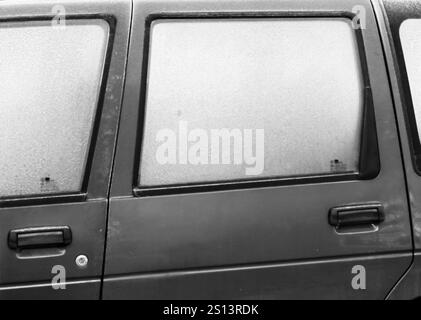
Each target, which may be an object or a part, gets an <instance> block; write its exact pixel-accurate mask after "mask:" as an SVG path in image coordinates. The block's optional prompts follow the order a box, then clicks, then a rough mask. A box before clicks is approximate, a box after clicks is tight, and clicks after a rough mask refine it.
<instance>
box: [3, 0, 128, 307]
mask: <svg viewBox="0 0 421 320" xmlns="http://www.w3.org/2000/svg"><path fill="white" fill-rule="evenodd" d="M130 10H131V2H130V1H126V0H118V1H108V0H107V1H103V0H101V1H90V2H86V3H84V2H81V1H42V2H41V1H35V2H33V3H31V4H29V3H27V2H25V3H22V2H20V1H6V2H1V3H0V42H1V43H2V45H1V49H0V73H1V74H2V81H1V84H0V96H1V98H0V101H1V102H0V104H1V111H0V113H1V116H0V119H1V120H0V121H1V124H0V127H1V129H0V149H1V153H0V171H1V179H0V240H1V241H0V299H22V298H41V299H47V298H48V299H51V298H53V299H58V298H79V299H99V297H100V283H101V276H102V268H103V257H104V256H103V253H104V245H105V233H106V232H105V230H106V214H107V206H108V189H109V184H110V178H111V177H110V172H111V164H112V160H113V154H114V145H115V137H116V132H117V124H118V117H119V111H120V103H121V97H122V90H123V80H124V72H125V58H126V54H127V46H128V33H129V24H130Z"/></svg>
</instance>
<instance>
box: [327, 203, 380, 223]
mask: <svg viewBox="0 0 421 320" xmlns="http://www.w3.org/2000/svg"><path fill="white" fill-rule="evenodd" d="M382 221H384V210H383V206H382V205H381V204H380V203H371V204H361V205H349V206H343V207H335V208H332V209H330V211H329V224H330V225H332V226H334V227H335V228H342V227H350V226H364V225H371V224H379V223H381V222H382Z"/></svg>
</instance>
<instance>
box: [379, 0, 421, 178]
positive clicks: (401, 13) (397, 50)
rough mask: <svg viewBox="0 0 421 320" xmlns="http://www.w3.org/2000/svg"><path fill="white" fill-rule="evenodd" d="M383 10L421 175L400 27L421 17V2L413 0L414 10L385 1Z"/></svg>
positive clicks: (420, 152)
mask: <svg viewBox="0 0 421 320" xmlns="http://www.w3.org/2000/svg"><path fill="white" fill-rule="evenodd" d="M382 4H383V6H382V7H383V10H384V12H385V17H386V27H387V28H388V31H389V38H390V42H391V47H392V50H393V51H394V63H395V67H396V70H397V72H396V77H397V79H398V81H397V82H398V89H399V92H400V93H401V99H402V109H403V114H404V119H405V124H406V132H407V136H408V141H409V148H410V152H411V160H412V165H413V168H414V171H415V172H416V174H417V175H419V176H421V139H420V136H419V133H420V132H421V127H420V128H418V126H417V121H416V117H415V111H414V104H413V100H412V94H411V87H410V83H409V78H408V73H407V67H406V62H405V56H404V52H403V47H402V42H401V38H400V28H401V25H402V23H404V22H405V21H406V20H410V19H421V4H419V3H417V2H415V1H413V2H411V4H412V5H414V6H418V10H414V8H413V7H412V6H409V5H405V4H404V3H400V2H399V1H393V0H392V1H389V0H388V1H383V2H382Z"/></svg>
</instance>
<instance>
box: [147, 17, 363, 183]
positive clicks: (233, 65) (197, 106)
mask: <svg viewBox="0 0 421 320" xmlns="http://www.w3.org/2000/svg"><path fill="white" fill-rule="evenodd" d="M354 32H355V31H354V30H353V29H352V25H351V21H349V20H348V19H341V18H282V19H220V20H213V19H212V20H209V19H208V20H206V19H202V20H189V19H186V20H171V19H169V20H157V21H155V22H154V23H153V24H152V26H151V35H150V37H151V41H150V52H149V66H148V81H147V93H146V102H145V104H146V105H145V108H146V111H145V112H146V113H145V127H144V134H143V143H142V155H141V163H140V172H139V181H140V185H141V186H158V185H177V184H188V183H202V182H212V181H224V180H242V179H252V180H255V179H260V178H273V177H288V176H307V175H324V174H338V173H341V174H342V173H356V172H358V166H359V150H360V138H361V122H362V112H363V82H362V75H361V66H360V61H359V54H358V46H357V42H356V38H355V33H354ZM221 129H222V130H223V131H224V129H225V131H224V133H221V131H220V130H221ZM221 136H225V140H224V138H221ZM262 136H263V137H264V139H262ZM186 137H187V138H186ZM227 137H228V138H227ZM217 140H219V143H217V142H216V141H217ZM223 141H227V142H226V143H225V144H224V142H223ZM218 150H219V151H218Z"/></svg>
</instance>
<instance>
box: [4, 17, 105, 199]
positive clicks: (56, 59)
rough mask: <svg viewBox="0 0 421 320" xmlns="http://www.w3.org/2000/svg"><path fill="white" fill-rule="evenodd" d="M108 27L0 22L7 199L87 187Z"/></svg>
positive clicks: (91, 22)
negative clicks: (85, 183) (87, 169)
mask: <svg viewBox="0 0 421 320" xmlns="http://www.w3.org/2000/svg"><path fill="white" fill-rule="evenodd" d="M108 33H109V26H108V23H107V22H105V21H103V20H67V21H66V24H65V25H59V26H58V25H51V22H49V21H45V22H36V21H32V22H2V23H1V24H0V43H1V46H0V74H1V79H2V80H1V81H0V105H1V108H0V149H1V152H0V172H1V179H0V197H10V196H24V195H33V194H50V193H68V192H78V191H80V190H81V186H82V181H83V176H84V172H85V166H86V159H87V154H88V149H89V146H90V140H91V134H92V128H93V123H94V118H95V111H96V107H97V104H98V97H99V91H100V86H101V78H102V72H103V67H104V59H105V55H106V48H107V42H108Z"/></svg>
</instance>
